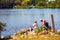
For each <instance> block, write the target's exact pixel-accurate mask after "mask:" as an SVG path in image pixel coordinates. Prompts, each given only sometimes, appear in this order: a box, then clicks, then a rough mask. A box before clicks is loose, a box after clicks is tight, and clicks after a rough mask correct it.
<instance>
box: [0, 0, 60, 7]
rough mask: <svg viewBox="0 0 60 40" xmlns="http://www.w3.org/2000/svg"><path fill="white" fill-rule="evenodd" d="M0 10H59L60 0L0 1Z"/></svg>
mask: <svg viewBox="0 0 60 40" xmlns="http://www.w3.org/2000/svg"><path fill="white" fill-rule="evenodd" d="M0 8H60V0H51V1H49V0H0Z"/></svg>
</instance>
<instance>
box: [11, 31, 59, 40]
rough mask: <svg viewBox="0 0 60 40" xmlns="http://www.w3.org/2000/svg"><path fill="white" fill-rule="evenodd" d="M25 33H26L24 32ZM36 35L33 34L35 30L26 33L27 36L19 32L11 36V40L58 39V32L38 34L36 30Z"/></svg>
mask: <svg viewBox="0 0 60 40" xmlns="http://www.w3.org/2000/svg"><path fill="white" fill-rule="evenodd" d="M24 31H25V32H26V33H27V31H26V30H24ZM36 32H37V33H38V34H37V33H35V30H33V31H28V34H26V33H24V34H23V32H21V31H19V32H17V33H16V34H14V35H13V36H12V40H59V39H60V31H58V32H56V33H53V32H48V33H44V32H41V31H40V32H38V30H37V31H36Z"/></svg>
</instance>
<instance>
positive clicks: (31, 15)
mask: <svg viewBox="0 0 60 40" xmlns="http://www.w3.org/2000/svg"><path fill="white" fill-rule="evenodd" d="M50 14H53V15H54V23H55V29H60V9H0V21H2V22H4V23H6V25H7V26H6V27H5V28H6V31H3V32H2V35H3V36H8V35H12V34H14V33H16V32H17V31H19V30H20V29H28V28H29V27H30V25H31V24H32V23H33V22H34V20H37V23H38V25H39V27H40V26H41V25H42V23H41V22H40V19H46V20H47V21H48V22H49V25H51V18H50Z"/></svg>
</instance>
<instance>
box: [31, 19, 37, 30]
mask: <svg viewBox="0 0 60 40" xmlns="http://www.w3.org/2000/svg"><path fill="white" fill-rule="evenodd" d="M32 26H33V30H34V29H36V28H38V24H37V21H36V20H35V21H34V23H33V25H32Z"/></svg>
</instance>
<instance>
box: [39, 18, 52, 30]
mask: <svg viewBox="0 0 60 40" xmlns="http://www.w3.org/2000/svg"><path fill="white" fill-rule="evenodd" d="M40 21H41V22H42V24H43V25H44V26H45V27H46V29H47V30H48V29H51V27H50V26H49V24H48V22H47V21H46V20H45V19H40ZM43 25H42V26H43Z"/></svg>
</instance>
